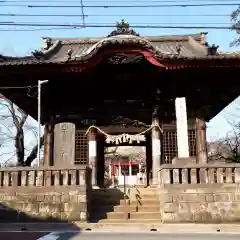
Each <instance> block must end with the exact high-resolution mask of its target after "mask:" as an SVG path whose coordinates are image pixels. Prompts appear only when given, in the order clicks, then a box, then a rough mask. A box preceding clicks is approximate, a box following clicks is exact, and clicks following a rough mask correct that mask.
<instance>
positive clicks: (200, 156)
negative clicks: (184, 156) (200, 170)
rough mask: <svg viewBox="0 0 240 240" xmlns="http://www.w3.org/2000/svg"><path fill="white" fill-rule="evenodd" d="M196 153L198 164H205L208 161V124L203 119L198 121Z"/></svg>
mask: <svg viewBox="0 0 240 240" xmlns="http://www.w3.org/2000/svg"><path fill="white" fill-rule="evenodd" d="M196 152H197V163H199V164H204V163H207V161H208V156H207V137H206V123H205V121H204V120H203V119H200V118H197V119H196Z"/></svg>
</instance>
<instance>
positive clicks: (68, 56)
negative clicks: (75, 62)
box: [67, 48, 73, 60]
mask: <svg viewBox="0 0 240 240" xmlns="http://www.w3.org/2000/svg"><path fill="white" fill-rule="evenodd" d="M72 53H73V50H72V49H71V48H70V49H68V51H67V59H68V60H70V59H71V57H72Z"/></svg>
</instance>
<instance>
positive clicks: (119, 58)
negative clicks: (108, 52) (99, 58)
mask: <svg viewBox="0 0 240 240" xmlns="http://www.w3.org/2000/svg"><path fill="white" fill-rule="evenodd" d="M141 59H143V56H142V55H141V54H126V53H117V54H115V55H113V56H111V57H109V58H108V63H109V64H129V63H138V62H140V61H141Z"/></svg>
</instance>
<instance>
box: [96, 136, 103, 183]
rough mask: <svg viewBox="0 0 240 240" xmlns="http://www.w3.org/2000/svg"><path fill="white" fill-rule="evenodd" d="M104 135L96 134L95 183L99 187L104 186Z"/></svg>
mask: <svg viewBox="0 0 240 240" xmlns="http://www.w3.org/2000/svg"><path fill="white" fill-rule="evenodd" d="M104 147H105V137H104V136H103V135H101V134H98V135H97V159H96V161H97V170H96V171H97V185H98V186H99V187H104V177H105V155H104Z"/></svg>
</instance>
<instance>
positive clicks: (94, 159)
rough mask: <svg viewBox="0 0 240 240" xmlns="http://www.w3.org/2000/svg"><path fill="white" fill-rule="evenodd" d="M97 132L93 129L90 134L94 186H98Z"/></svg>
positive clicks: (90, 160) (89, 147) (90, 164)
mask: <svg viewBox="0 0 240 240" xmlns="http://www.w3.org/2000/svg"><path fill="white" fill-rule="evenodd" d="M97 155H98V154H97V132H96V130H95V129H93V128H92V129H91V130H90V131H89V133H88V158H89V167H90V168H91V169H92V185H93V186H96V185H97Z"/></svg>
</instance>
